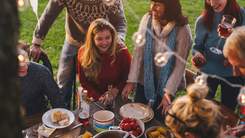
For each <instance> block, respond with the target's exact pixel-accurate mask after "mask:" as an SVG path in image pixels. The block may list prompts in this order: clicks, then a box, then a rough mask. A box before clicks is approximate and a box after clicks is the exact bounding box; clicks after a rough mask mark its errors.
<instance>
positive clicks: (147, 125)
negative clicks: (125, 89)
mask: <svg viewBox="0 0 245 138" xmlns="http://www.w3.org/2000/svg"><path fill="white" fill-rule="evenodd" d="M131 102H132V101H131V100H130V99H128V100H125V99H124V100H122V98H121V95H118V96H117V98H116V107H115V111H114V114H115V119H114V125H115V126H118V125H119V123H120V120H119V119H118V116H120V115H119V110H120V108H121V107H122V106H123V105H125V104H127V103H131ZM96 103H97V104H101V103H100V101H97V102H96ZM99 110H102V109H100V108H99V107H97V106H96V105H95V104H93V103H91V104H90V116H91V115H93V114H94V113H95V112H96V111H99ZM72 112H73V114H74V115H75V121H74V123H73V124H72V126H74V125H76V124H77V120H78V114H79V113H80V112H81V110H80V109H76V110H73V111H72ZM39 125H42V123H41V124H37V125H35V126H33V127H30V128H27V129H26V130H25V131H28V130H29V131H30V130H33V129H34V130H37V128H38V126H39ZM72 126H69V128H71V127H72ZM152 126H164V127H165V125H164V123H163V121H162V120H158V119H156V118H154V117H153V118H152V120H150V121H148V122H146V123H145V130H147V129H148V128H150V127H152ZM67 129H68V128H66V130H67ZM77 131H80V134H84V133H85V131H89V132H90V133H92V134H93V136H94V135H96V134H98V132H97V131H95V130H94V128H93V119H92V118H89V123H88V125H86V126H82V127H78V128H77V129H75V130H73V131H70V132H69V133H73V132H74V133H75V132H76V133H77ZM69 133H68V134H69ZM55 134H58V133H57V132H55ZM37 137H38V134H37V132H35V131H32V133H31V135H30V136H29V138H37ZM71 137H74V138H76V136H74V135H73V136H71ZM141 138H145V136H144V134H143V135H142V136H141Z"/></svg>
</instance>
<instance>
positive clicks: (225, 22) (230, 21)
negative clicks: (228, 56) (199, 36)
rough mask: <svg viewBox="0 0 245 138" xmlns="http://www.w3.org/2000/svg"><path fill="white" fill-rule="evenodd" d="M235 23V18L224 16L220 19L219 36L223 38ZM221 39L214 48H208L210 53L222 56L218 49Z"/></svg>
mask: <svg viewBox="0 0 245 138" xmlns="http://www.w3.org/2000/svg"><path fill="white" fill-rule="evenodd" d="M235 23H236V18H234V17H232V16H230V15H227V14H224V15H223V16H222V19H221V26H220V35H221V36H223V35H225V34H227V33H228V29H229V28H232V27H233V26H234V24H235ZM221 40H222V38H220V39H219V41H218V43H217V46H216V47H210V51H212V52H214V53H215V54H222V51H221V50H220V49H219V48H218V47H219V44H220V42H221Z"/></svg>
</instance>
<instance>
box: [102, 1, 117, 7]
mask: <svg viewBox="0 0 245 138" xmlns="http://www.w3.org/2000/svg"><path fill="white" fill-rule="evenodd" d="M115 1H116V0H103V3H104V4H105V5H107V6H112V5H114V3H115Z"/></svg>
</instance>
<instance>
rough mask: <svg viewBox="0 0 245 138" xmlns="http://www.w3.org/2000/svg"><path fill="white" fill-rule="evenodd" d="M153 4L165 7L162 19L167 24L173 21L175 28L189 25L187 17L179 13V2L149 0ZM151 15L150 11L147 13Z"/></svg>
mask: <svg viewBox="0 0 245 138" xmlns="http://www.w3.org/2000/svg"><path fill="white" fill-rule="evenodd" d="M151 1H153V2H159V3H163V4H164V6H165V10H164V19H166V20H167V22H171V21H175V22H176V26H178V25H179V26H184V25H186V24H188V23H189V20H188V17H187V16H186V15H184V14H183V12H182V11H181V5H180V2H179V0H151ZM148 12H149V14H150V15H152V11H151V9H150V10H149V11H148Z"/></svg>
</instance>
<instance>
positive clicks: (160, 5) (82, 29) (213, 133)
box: [16, 0, 245, 138]
mask: <svg viewBox="0 0 245 138" xmlns="http://www.w3.org/2000/svg"><path fill="white" fill-rule="evenodd" d="M29 1H30V4H31V7H32V10H33V11H34V12H35V14H36V17H37V24H36V27H35V29H34V32H33V36H32V38H31V39H32V44H31V45H30V44H29V43H27V42H26V41H23V40H18V41H17V45H16V51H17V52H16V53H17V58H18V61H19V64H18V65H19V66H18V79H19V81H18V82H19V86H20V90H21V92H22V93H21V94H22V97H21V98H22V100H23V103H22V105H21V107H20V108H21V109H22V110H23V112H22V113H23V114H22V115H21V117H22V118H23V122H24V123H25V124H24V125H25V128H23V129H22V135H23V137H24V138H238V137H242V136H245V87H244V85H245V55H244V53H245V48H244V46H245V41H244V40H245V33H244V32H245V27H244V26H245V8H244V7H242V6H240V5H238V3H237V2H236V0H203V2H204V4H205V6H204V11H203V12H202V13H201V14H200V15H199V16H198V17H197V18H196V22H195V30H194V34H192V31H191V27H190V25H189V23H190V22H191V21H189V20H190V18H188V16H186V15H185V13H184V12H183V11H182V8H183V6H181V4H180V3H181V2H180V0H149V1H148V2H149V7H148V9H147V12H146V13H145V14H142V18H141V19H140V18H139V17H138V16H137V14H136V13H135V12H134V10H133V9H130V6H129V5H128V3H127V0H50V1H49V2H48V4H47V6H46V8H45V10H44V11H43V13H42V16H40V18H38V13H37V7H38V1H37V0H17V2H18V5H19V6H20V10H23V9H22V8H21V7H23V5H25V6H26V3H28V2H29ZM125 5H126V6H127V12H130V14H132V15H131V16H134V17H135V19H137V20H138V29H137V28H136V29H137V31H136V32H135V33H131V32H129V31H131V30H130V29H129V28H128V26H129V25H131V22H129V21H130V19H128V17H127V19H128V21H127V20H126V16H125V13H124V9H123V6H125ZM23 8H24V9H25V8H26V7H23ZM63 10H65V12H66V15H65V17H62V19H64V21H65V40H64V41H63V42H64V43H63V44H59V46H61V53H60V55H59V56H60V58H59V59H58V63H57V64H55V65H53V67H54V66H55V67H56V68H57V69H56V70H54V73H53V69H52V65H51V62H50V61H49V59H50V57H51V58H53V57H52V56H54V57H55V56H57V55H52V56H48V54H47V53H46V52H49V51H48V50H49V49H52V48H51V47H50V48H49V49H45V50H43V49H42V48H44V47H43V45H44V44H45V38H46V35H47V34H48V32H49V30H50V28H51V26H52V25H53V23H54V22H55V21H56V20H58V18H59V15H60V14H62V11H63ZM127 16H128V13H127ZM134 28H135V27H134ZM128 32H129V33H128ZM126 34H127V37H130V38H131V37H132V39H127V37H126ZM128 34H132V36H128ZM193 36H194V37H193ZM128 40H131V41H130V42H128ZM54 43H55V42H54ZM131 43H132V45H133V46H131ZM62 45H63V46H62ZM127 45H129V47H128V46H127ZM45 51H46V52H45ZM51 51H52V50H51ZM56 52H57V51H55V53H56ZM40 60H41V62H43V65H41V64H40V63H39V61H40ZM46 62H48V65H47V64H46ZM54 74H57V77H55V76H54ZM77 83H79V84H77ZM217 97H218V98H217ZM217 99H218V100H217ZM71 104H73V108H72V105H71Z"/></svg>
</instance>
